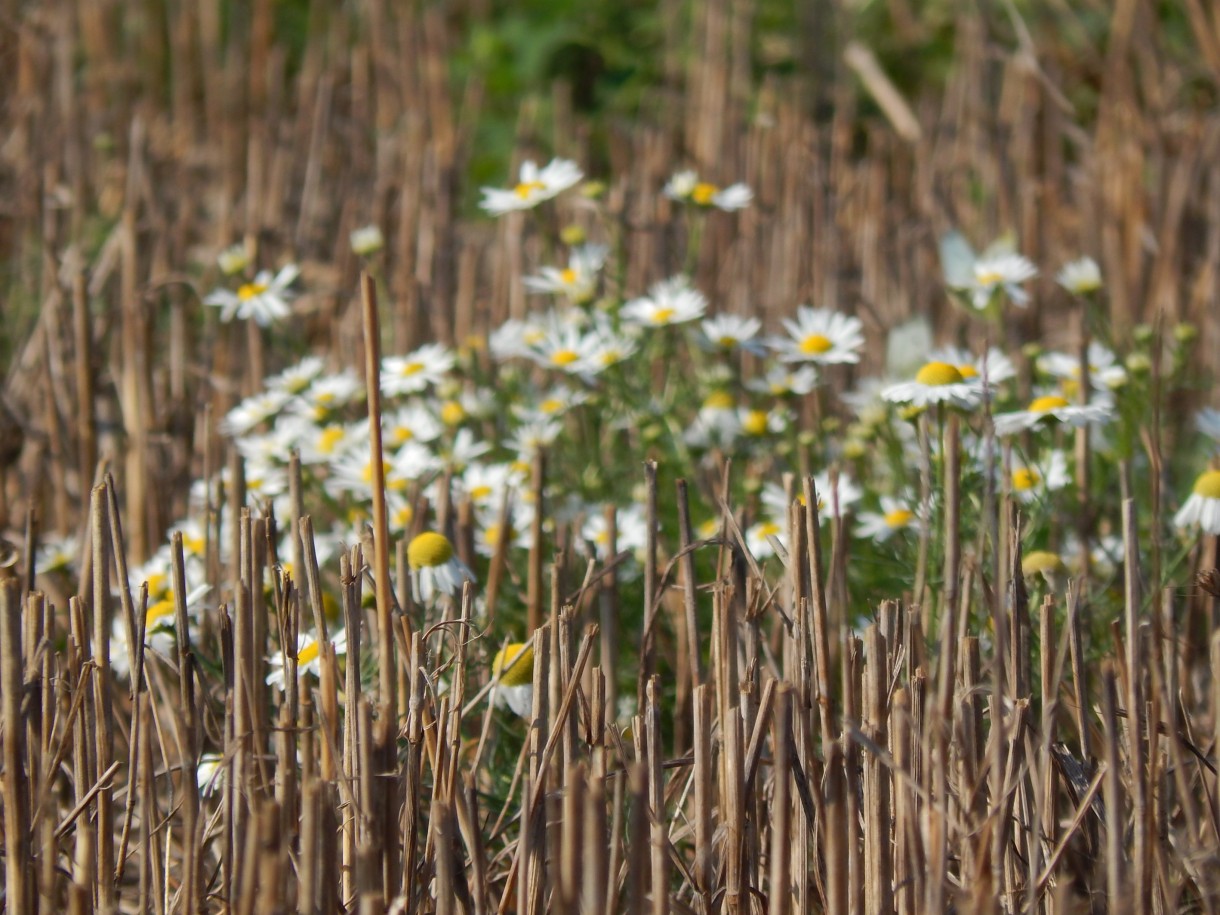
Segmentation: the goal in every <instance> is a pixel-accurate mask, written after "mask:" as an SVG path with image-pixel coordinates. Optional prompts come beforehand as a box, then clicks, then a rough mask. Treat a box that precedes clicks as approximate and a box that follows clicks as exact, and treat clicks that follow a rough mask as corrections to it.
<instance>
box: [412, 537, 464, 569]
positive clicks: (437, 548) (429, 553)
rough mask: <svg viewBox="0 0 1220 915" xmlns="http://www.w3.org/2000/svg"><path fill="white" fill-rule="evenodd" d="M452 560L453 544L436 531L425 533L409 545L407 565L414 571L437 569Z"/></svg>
mask: <svg viewBox="0 0 1220 915" xmlns="http://www.w3.org/2000/svg"><path fill="white" fill-rule="evenodd" d="M452 558H453V544H452V543H450V542H449V540H448V538H447V537H445V535H444V534H438V533H436V531H424V532H423V533H422V534H419V535H417V536H416V537H415V539H413V540H412V541H411V542H410V543H409V544H408V545H407V563H408V564H409V565H410V566H411V568H413V569H432V568H436V567H437V566H443V565H444V564H445V563H447V562H448V561H449V560H450V559H452Z"/></svg>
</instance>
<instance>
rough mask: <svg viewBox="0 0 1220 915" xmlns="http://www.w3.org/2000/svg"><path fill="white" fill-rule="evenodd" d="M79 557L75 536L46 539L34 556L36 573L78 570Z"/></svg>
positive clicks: (44, 573)
mask: <svg viewBox="0 0 1220 915" xmlns="http://www.w3.org/2000/svg"><path fill="white" fill-rule="evenodd" d="M78 556H79V551H78V550H77V544H76V537H75V536H74V535H67V536H51V537H44V538H43V540H42V544H41V545H40V546H39V547H38V551H37V552H36V553H35V554H34V571H35V572H37V574H39V575H46V574H47V573H49V572H67V571H70V570H72V569H74V568H76V562H77V557H78Z"/></svg>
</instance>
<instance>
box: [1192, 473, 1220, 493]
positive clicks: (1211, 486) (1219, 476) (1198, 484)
mask: <svg viewBox="0 0 1220 915" xmlns="http://www.w3.org/2000/svg"><path fill="white" fill-rule="evenodd" d="M1194 494H1195V495H1196V496H1202V497H1203V498H1205V499H1220V470H1209V471H1207V473H1204V474H1201V475H1200V477H1199V479H1197V480H1195V488H1194Z"/></svg>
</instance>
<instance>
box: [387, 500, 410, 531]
mask: <svg viewBox="0 0 1220 915" xmlns="http://www.w3.org/2000/svg"><path fill="white" fill-rule="evenodd" d="M414 517H415V510H414V509H413V508H411V506H410V505H404V506H403V507H402V508H400V509H397V510H396V511H395V512H394V514H393V515H392V516H391V517H390V523H391V524H393V525H394V526H395V527H398V528H404V527H406V526H407V525H409V524H410V523H411V520H412V519H413V518H414Z"/></svg>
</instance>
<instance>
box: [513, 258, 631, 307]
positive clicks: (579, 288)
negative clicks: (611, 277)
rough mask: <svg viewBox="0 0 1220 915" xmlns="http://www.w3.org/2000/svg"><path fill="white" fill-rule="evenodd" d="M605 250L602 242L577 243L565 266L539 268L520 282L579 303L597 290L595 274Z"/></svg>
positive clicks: (582, 302)
mask: <svg viewBox="0 0 1220 915" xmlns="http://www.w3.org/2000/svg"><path fill="white" fill-rule="evenodd" d="M609 250H610V249H609V248H607V247H606V246H605V245H581V246H580V247H578V248H574V249H573V250H572V253H571V255H570V256H569V257H568V266H566V267H564V268H563V269H560V268H558V267H543V268H542V269H541V270H539V272H538V275H537V276H527V277H525V279H524V280H522V282H523V283H524V284H525V288H526V289H528V290H529V291H530V292H541V293H553V294H555V295H562V296H565V297H566V298H567V299H568V301H569V302H572V303H573V304H575V305H583V304H584V303H585V302H588V301H590V300H592V298H593V296H594V295H595V294H596V292H597V274H598V271H600V270H601V269H602V266H603V265H604V264H605V263H606V254H607V253H608V252H609Z"/></svg>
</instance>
